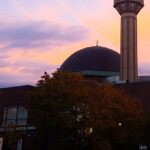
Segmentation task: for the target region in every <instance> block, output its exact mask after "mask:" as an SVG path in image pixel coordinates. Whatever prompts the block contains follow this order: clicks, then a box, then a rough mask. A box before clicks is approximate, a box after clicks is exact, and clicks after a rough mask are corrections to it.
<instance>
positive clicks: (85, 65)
mask: <svg viewBox="0 0 150 150" xmlns="http://www.w3.org/2000/svg"><path fill="white" fill-rule="evenodd" d="M60 70H62V71H70V72H85V71H87V72H89V73H91V72H92V73H94V74H97V75H102V74H105V73H106V72H109V73H119V72H120V55H119V54H118V53H117V52H115V51H113V50H111V49H108V48H105V47H100V46H93V47H87V48H84V49H81V50H79V51H77V52H75V53H74V54H72V55H71V56H70V57H69V58H67V59H66V60H65V62H64V63H63V64H62V65H61V67H60ZM99 73H100V74H99ZM112 75H113V74H110V76H112ZM106 76H107V75H106Z"/></svg>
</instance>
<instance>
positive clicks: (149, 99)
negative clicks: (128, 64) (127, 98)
mask: <svg viewBox="0 0 150 150" xmlns="http://www.w3.org/2000/svg"><path fill="white" fill-rule="evenodd" d="M116 86H117V87H119V88H122V89H124V90H125V91H126V92H127V93H129V94H130V95H131V96H134V97H135V98H137V99H138V100H140V101H141V103H142V105H143V106H144V110H145V111H146V112H148V113H150V81H149V82H136V83H126V84H118V85H116Z"/></svg>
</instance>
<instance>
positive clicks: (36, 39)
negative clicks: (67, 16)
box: [0, 22, 90, 49]
mask: <svg viewBox="0 0 150 150" xmlns="http://www.w3.org/2000/svg"><path fill="white" fill-rule="evenodd" d="M89 34H90V31H89V30H88V29H87V28H85V27H83V26H65V25H63V24H56V23H52V22H32V23H12V24H5V23H3V24H2V23H1V26H0V43H3V44H4V45H5V49H11V48H21V49H29V48H35V49H36V48H44V47H53V46H58V45H64V44H66V43H72V42H78V41H81V40H83V39H85V38H87V37H88V36H89Z"/></svg>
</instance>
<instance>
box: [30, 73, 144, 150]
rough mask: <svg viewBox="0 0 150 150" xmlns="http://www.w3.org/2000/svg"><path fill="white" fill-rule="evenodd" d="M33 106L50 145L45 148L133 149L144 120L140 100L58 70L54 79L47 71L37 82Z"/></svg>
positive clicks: (41, 131)
mask: <svg viewBox="0 0 150 150" xmlns="http://www.w3.org/2000/svg"><path fill="white" fill-rule="evenodd" d="M31 109H32V113H33V116H34V121H35V124H36V127H37V130H38V131H39V133H40V134H41V135H43V137H45V139H44V142H46V141H47V143H49V144H45V145H48V147H45V149H53V150H63V149H65V150H66V149H72V150H73V149H74V150H77V149H79V150H80V149H81V150H83V149H86V150H88V149H95V150H96V149H105V150H107V149H108V150H111V149H115V150H117V148H118V149H120V147H119V146H122V145H124V148H125V149H128V150H129V149H130V148H131V149H132V150H133V147H131V146H132V145H135V144H137V143H136V142H137V141H138V138H139V135H140V134H139V133H138V132H139V131H140V130H139V129H140V128H141V126H142V124H143V120H144V119H143V111H142V108H141V106H140V104H139V102H138V101H137V100H136V99H134V98H132V97H130V96H129V95H127V93H125V92H124V91H123V90H119V89H116V88H114V87H113V86H111V85H108V84H102V83H101V84H100V83H98V82H94V81H89V80H85V79H84V78H83V77H82V76H81V75H80V74H77V73H65V72H60V71H57V72H55V73H54V74H53V76H52V77H50V76H49V75H48V74H47V73H46V72H45V74H44V75H43V76H42V77H41V80H39V81H38V82H37V86H36V87H35V89H34V91H33V94H32V100H31ZM125 145H126V146H127V145H128V146H129V145H131V146H130V147H125ZM122 149H123V148H122Z"/></svg>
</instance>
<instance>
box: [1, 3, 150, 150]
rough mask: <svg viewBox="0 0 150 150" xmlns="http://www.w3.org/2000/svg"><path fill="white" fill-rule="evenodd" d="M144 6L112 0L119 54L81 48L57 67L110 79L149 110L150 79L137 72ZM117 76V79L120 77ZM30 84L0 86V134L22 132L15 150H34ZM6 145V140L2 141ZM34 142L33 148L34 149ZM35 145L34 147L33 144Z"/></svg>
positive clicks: (103, 49)
mask: <svg viewBox="0 0 150 150" xmlns="http://www.w3.org/2000/svg"><path fill="white" fill-rule="evenodd" d="M143 6H144V3H143V0H115V1H114V7H115V8H116V9H117V11H118V12H119V14H120V15H121V18H122V19H121V28H122V30H121V57H120V54H118V53H117V52H115V51H113V50H111V49H108V48H105V47H100V46H98V45H97V46H92V47H87V48H84V49H81V50H79V51H77V52H75V53H74V54H72V55H71V56H70V57H69V58H68V59H66V60H65V61H64V63H63V64H62V65H61V67H60V70H62V71H67V72H68V71H69V72H79V73H81V74H82V75H83V76H84V77H86V78H87V79H90V80H96V81H98V82H110V83H112V84H114V85H115V86H118V87H119V88H123V89H125V90H126V91H127V92H128V93H129V94H131V95H133V96H135V97H137V98H138V99H139V100H140V101H141V102H142V104H143V106H144V108H145V111H146V112H147V113H150V102H149V99H150V94H149V89H150V78H149V77H138V74H137V70H138V69H137V65H138V64H137V28H136V27H137V24H136V15H137V14H138V13H139V11H140V10H141V8H142V7H143ZM119 76H120V79H119ZM32 89H33V87H32V86H20V87H11V88H4V89H0V97H1V103H2V104H1V105H2V108H1V113H0V114H1V116H0V121H1V122H0V124H1V126H0V135H1V136H3V135H4V134H5V133H6V132H7V131H16V132H25V135H24V136H23V137H22V138H20V139H18V143H15V146H14V148H13V149H14V150H15V149H17V147H18V146H20V147H21V148H20V149H21V150H22V149H23V150H26V149H37V150H38V144H37V143H36V144H35V143H34V132H35V130H36V127H35V126H34V125H33V124H32V114H31V111H30V109H29V101H28V100H29V99H30V97H29V96H28V93H29V92H31V91H32ZM4 144H5V143H4ZM33 144H34V148H33ZM35 145H37V147H35Z"/></svg>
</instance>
